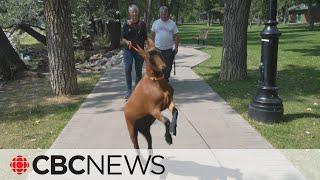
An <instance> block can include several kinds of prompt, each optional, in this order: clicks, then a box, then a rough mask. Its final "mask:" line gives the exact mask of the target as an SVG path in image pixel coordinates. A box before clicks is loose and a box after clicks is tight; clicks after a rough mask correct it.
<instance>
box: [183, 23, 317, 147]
mask: <svg viewBox="0 0 320 180" xmlns="http://www.w3.org/2000/svg"><path fill="white" fill-rule="evenodd" d="M206 27H207V26H206V25H185V26H182V28H181V29H182V31H181V36H182V37H181V39H182V42H185V43H192V37H193V36H194V35H196V34H197V32H198V29H199V28H200V29H201V28H206ZM262 29H263V26H253V27H252V28H249V29H248V79H247V80H245V81H220V80H219V73H220V61H221V50H222V31H223V29H222V27H221V26H219V25H215V26H213V27H212V28H211V29H210V31H209V32H210V33H209V37H208V39H209V40H208V44H209V46H207V47H203V48H201V50H202V51H204V52H207V53H208V54H210V55H211V58H209V59H208V60H207V61H206V62H204V63H202V64H200V65H198V66H197V67H196V68H195V71H196V72H197V73H198V74H199V75H200V76H201V77H202V78H203V79H204V80H205V81H206V82H207V83H208V84H210V86H211V87H212V88H213V90H214V91H216V92H217V93H219V95H221V96H222V97H223V98H224V99H225V100H226V101H227V102H228V103H229V104H230V105H231V106H232V107H233V108H234V109H235V110H236V111H237V112H238V113H240V114H241V115H242V116H243V117H245V118H246V119H249V118H248V105H249V103H250V101H251V100H252V97H253V96H254V94H255V91H256V85H257V81H258V79H259V71H258V68H259V63H260V56H261V52H260V51H261V44H260V36H259V33H260V31H261V30H262ZM279 30H280V32H281V33H282V36H281V37H280V44H279V56H278V77H277V85H278V87H279V88H280V89H279V96H280V97H281V98H282V100H283V102H284V116H283V119H282V120H281V122H280V123H277V124H272V125H265V124H262V123H257V122H256V121H252V120H249V122H250V123H251V124H252V125H253V126H254V127H255V128H256V129H257V130H258V131H259V132H260V133H261V134H262V135H263V136H264V137H265V138H266V139H267V140H269V141H270V142H271V143H272V144H273V145H274V146H275V147H277V148H319V147H320V144H319V138H320V132H319V131H318V130H319V128H320V121H319V120H320V106H319V104H320V99H319V98H320V83H319V82H320V76H319V73H320V57H319V56H320V50H319V46H318V44H319V43H320V34H319V32H309V31H308V30H307V29H306V27H305V26H287V25H280V26H279ZM193 43H194V42H193Z"/></svg>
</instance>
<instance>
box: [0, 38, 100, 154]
mask: <svg viewBox="0 0 320 180" xmlns="http://www.w3.org/2000/svg"><path fill="white" fill-rule="evenodd" d="M21 47H31V48H34V49H38V50H41V49H44V48H45V47H44V46H43V45H42V44H40V43H38V42H37V41H36V40H34V39H33V38H31V37H30V36H23V37H21ZM36 61H37V59H31V60H30V62H29V63H31V65H32V68H35V67H36ZM100 77H101V73H90V74H85V75H78V85H79V89H80V93H79V95H75V96H68V97H55V96H54V95H53V94H52V90H51V85H50V81H49V79H48V78H47V77H45V78H38V77H35V75H33V76H27V78H24V79H21V80H17V81H13V82H9V83H8V84H6V85H5V86H4V87H2V88H0V112H1V113H0V132H1V133H0V149H13V148H20V149H27V148H28V149H30V148H42V149H44V148H49V147H50V146H51V144H52V143H53V141H54V140H55V139H56V138H57V136H58V135H59V133H60V132H61V130H62V129H63V128H64V127H65V125H66V124H67V122H68V121H69V120H70V119H71V117H72V115H73V114H74V113H75V112H76V111H77V109H78V108H79V106H80V105H81V103H82V102H83V101H84V99H85V97H86V96H87V95H88V94H89V93H90V92H91V90H92V89H93V87H94V86H95V84H96V83H97V82H98V80H99V79H100Z"/></svg>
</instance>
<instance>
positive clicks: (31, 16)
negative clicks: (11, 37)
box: [0, 0, 46, 44]
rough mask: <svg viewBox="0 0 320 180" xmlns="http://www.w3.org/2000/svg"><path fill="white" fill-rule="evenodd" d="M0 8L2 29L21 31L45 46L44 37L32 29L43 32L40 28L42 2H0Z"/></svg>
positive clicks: (16, 0)
mask: <svg viewBox="0 0 320 180" xmlns="http://www.w3.org/2000/svg"><path fill="white" fill-rule="evenodd" d="M0 6H1V9H2V10H1V9H0V13H1V16H0V24H1V25H2V26H3V27H5V28H8V27H13V28H14V30H17V29H21V30H23V31H25V32H27V33H28V34H29V35H31V36H32V37H34V38H35V39H37V40H38V41H40V42H42V43H43V44H46V37H45V36H43V35H42V34H40V33H39V32H37V31H36V30H34V29H33V28H32V27H35V28H37V29H41V30H43V28H42V27H41V25H42V17H43V16H42V14H43V13H42V12H43V2H42V1H41V0H38V1H34V0H23V1H21V0H1V1H0Z"/></svg>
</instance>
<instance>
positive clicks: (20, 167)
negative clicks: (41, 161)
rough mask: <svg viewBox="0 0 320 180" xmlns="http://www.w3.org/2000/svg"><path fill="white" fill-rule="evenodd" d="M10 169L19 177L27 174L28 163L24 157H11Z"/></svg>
mask: <svg viewBox="0 0 320 180" xmlns="http://www.w3.org/2000/svg"><path fill="white" fill-rule="evenodd" d="M10 167H11V169H12V171H13V172H15V173H16V174H18V175H21V174H23V173H25V172H27V170H28V168H29V162H28V160H27V158H26V157H24V156H21V155H18V156H15V157H13V159H12V160H11V162H10Z"/></svg>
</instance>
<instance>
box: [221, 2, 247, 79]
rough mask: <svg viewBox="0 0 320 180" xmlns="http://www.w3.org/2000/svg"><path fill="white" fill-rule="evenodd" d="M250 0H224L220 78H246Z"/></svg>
mask: <svg viewBox="0 0 320 180" xmlns="http://www.w3.org/2000/svg"><path fill="white" fill-rule="evenodd" d="M250 4H251V2H250V0H226V1H225V6H224V7H225V14H224V28H223V49H222V59H221V67H220V68H221V72H220V79H221V80H243V79H246V78H247V30H248V17H249V11H250Z"/></svg>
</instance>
